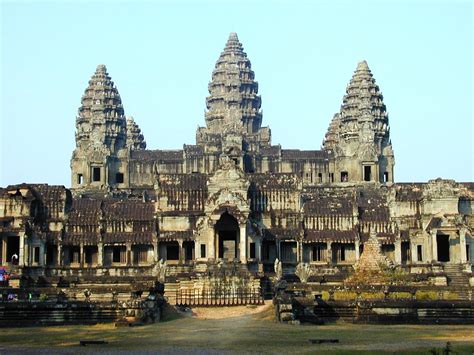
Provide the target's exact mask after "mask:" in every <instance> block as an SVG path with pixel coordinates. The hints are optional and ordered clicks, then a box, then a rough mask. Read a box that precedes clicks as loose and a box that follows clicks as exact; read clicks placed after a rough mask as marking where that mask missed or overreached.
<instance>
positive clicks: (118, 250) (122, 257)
mask: <svg viewBox="0 0 474 355" xmlns="http://www.w3.org/2000/svg"><path fill="white" fill-rule="evenodd" d="M126 252H127V251H126V250H125V247H124V246H116V247H113V248H112V263H115V264H125V263H126Z"/></svg>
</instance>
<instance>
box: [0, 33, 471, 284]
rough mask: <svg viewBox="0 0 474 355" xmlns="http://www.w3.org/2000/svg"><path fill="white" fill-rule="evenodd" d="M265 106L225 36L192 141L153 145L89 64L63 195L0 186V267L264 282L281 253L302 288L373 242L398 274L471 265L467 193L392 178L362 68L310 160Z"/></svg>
mask: <svg viewBox="0 0 474 355" xmlns="http://www.w3.org/2000/svg"><path fill="white" fill-rule="evenodd" d="M261 104H262V103H261V98H260V96H259V95H258V84H257V82H256V81H255V74H254V72H253V71H252V69H251V64H250V61H249V59H248V58H247V55H246V53H245V52H244V51H243V47H242V44H241V43H240V42H239V40H238V38H237V35H236V34H235V33H231V34H230V36H229V39H228V41H227V43H226V45H225V48H224V51H223V52H222V53H221V55H220V57H219V59H218V60H217V63H216V66H215V69H214V71H213V73H212V79H211V82H210V83H209V96H208V97H207V99H206V106H207V111H206V114H205V121H206V127H199V128H198V130H197V132H196V144H192V145H186V144H185V145H184V146H183V149H180V150H148V149H146V143H145V139H144V135H143V134H142V132H141V130H140V128H139V126H138V124H137V123H136V122H135V121H134V120H133V119H132V118H126V116H125V112H124V109H123V105H122V102H121V98H120V95H119V93H118V90H117V88H116V87H115V85H114V83H113V82H112V80H111V78H110V76H109V74H108V73H107V70H106V68H105V66H103V65H99V66H98V67H97V70H96V72H95V73H94V74H93V76H92V78H91V80H90V81H89V86H88V87H87V88H86V90H85V93H84V96H83V97H82V100H81V107H80V108H79V112H78V117H77V119H76V148H75V150H74V152H73V155H72V159H71V188H70V189H66V188H65V187H63V186H49V185H38V184H22V185H15V186H8V187H6V188H2V189H0V219H1V223H2V224H1V225H0V236H1V243H0V246H1V249H0V251H1V252H0V256H1V259H0V260H1V263H2V264H5V265H6V264H8V263H10V261H11V260H12V257H13V255H16V254H17V255H18V264H19V269H20V271H21V272H24V273H25V274H28V273H30V274H32V275H33V274H34V275H49V276H51V275H63V276H64V275H80V276H81V275H82V276H83V275H95V276H101V275H107V277H113V276H124V275H151V276H153V275H154V276H156V275H158V274H160V273H161V274H160V275H161V276H160V277H161V278H162V279H163V278H164V276H163V275H162V274H163V273H164V272H166V275H167V277H172V276H176V277H179V275H188V276H189V275H191V276H192V277H196V275H206V273H207V275H214V274H216V275H217V274H219V273H221V274H222V273H224V274H226V273H230V274H232V275H234V276H235V275H236V274H238V273H239V272H247V273H248V272H250V273H253V274H254V275H260V276H262V275H266V274H267V273H269V274H272V273H274V272H275V270H274V265H275V260H276V259H278V260H279V262H281V264H279V265H281V266H282V274H288V273H289V274H292V273H294V272H295V270H296V269H297V265H298V264H300V266H299V267H298V273H299V274H302V275H303V274H304V275H306V276H305V279H306V278H307V277H309V275H312V276H314V275H322V274H325V275H326V274H328V275H332V274H337V273H341V272H343V271H347V270H351V268H352V266H353V265H354V264H355V263H356V262H357V260H358V259H359V257H360V255H361V253H363V249H364V244H365V243H367V241H368V239H369V236H370V234H371V233H372V234H373V235H375V237H376V238H377V240H378V241H379V243H380V245H381V252H382V253H383V255H384V257H386V258H388V259H390V260H391V261H392V262H393V263H394V264H395V265H398V266H400V267H403V268H405V269H406V270H407V271H409V272H412V273H417V272H430V271H432V270H438V269H439V267H442V266H443V265H447V264H452V265H458V266H459V268H460V270H465V271H468V272H470V271H471V261H472V258H473V257H474V252H473V249H474V242H473V239H472V236H473V228H474V219H473V213H472V209H473V204H474V203H473V201H474V184H473V183H456V182H454V181H451V180H441V179H437V180H431V181H429V182H428V183H419V184H406V183H394V182H393V181H394V164H395V159H394V153H393V149H392V144H391V141H390V130H389V122H388V115H387V110H386V107H385V104H384V103H383V96H382V94H381V92H380V89H379V87H378V86H377V84H376V83H375V80H374V78H373V75H372V73H371V71H370V69H369V67H368V65H367V63H366V62H365V61H363V62H360V63H359V64H358V65H357V68H356V71H355V72H354V75H353V77H352V79H351V80H350V82H349V85H348V87H347V90H346V95H345V96H344V98H343V103H342V106H341V108H340V111H339V113H337V114H336V115H335V116H334V117H333V119H332V121H331V122H330V124H329V128H328V131H327V133H326V136H325V139H324V142H323V145H322V149H320V150H310V151H301V150H297V149H282V147H281V146H280V145H272V143H271V133H270V129H269V128H268V127H262V118H263V117H262V111H261ZM226 263H227V264H232V267H227V266H225V264H226ZM160 265H161V266H160ZM163 265H166V268H164V267H162V266H163ZM160 270H161V271H160ZM163 270H166V271H163ZM303 271H304V272H303ZM212 277H214V276H212ZM194 280H197V279H194ZM195 282H197V281H195ZM206 282H207V283H209V281H206ZM196 287H197V286H196Z"/></svg>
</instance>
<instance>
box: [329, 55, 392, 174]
mask: <svg viewBox="0 0 474 355" xmlns="http://www.w3.org/2000/svg"><path fill="white" fill-rule="evenodd" d="M323 147H324V149H325V150H327V151H330V152H331V154H333V156H334V158H335V168H334V173H335V180H336V181H341V182H348V181H353V182H358V181H378V182H393V166H394V164H395V159H394V155H393V150H392V144H391V141H390V127H389V124H388V114H387V111H386V107H385V104H384V103H383V96H382V93H381V92H380V90H379V87H378V86H377V84H376V83H375V79H374V78H373V76H372V73H371V71H370V69H369V67H368V65H367V62H366V61H362V62H360V63H359V64H358V65H357V69H356V71H355V72H354V75H353V76H352V79H351V81H350V82H349V85H348V86H347V89H346V95H345V96H344V98H343V103H342V106H341V110H340V112H339V113H337V114H336V115H334V118H333V119H332V121H331V124H330V126H329V129H328V132H327V133H326V137H325V140H324V142H323Z"/></svg>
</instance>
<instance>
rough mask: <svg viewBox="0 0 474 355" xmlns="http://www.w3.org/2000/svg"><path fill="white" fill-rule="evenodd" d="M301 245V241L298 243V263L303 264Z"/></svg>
mask: <svg viewBox="0 0 474 355" xmlns="http://www.w3.org/2000/svg"><path fill="white" fill-rule="evenodd" d="M301 245H302V243H301V242H300V241H299V240H298V241H296V262H298V263H301V262H302V261H303V260H302V257H301V254H302V252H301Z"/></svg>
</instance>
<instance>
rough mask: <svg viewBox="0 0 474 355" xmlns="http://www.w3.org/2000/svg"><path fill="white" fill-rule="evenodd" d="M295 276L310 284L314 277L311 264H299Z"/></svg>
mask: <svg viewBox="0 0 474 355" xmlns="http://www.w3.org/2000/svg"><path fill="white" fill-rule="evenodd" d="M295 274H296V276H298V277H299V279H300V281H301V282H303V283H306V282H308V279H309V277H310V276H312V275H313V270H311V266H309V264H307V263H299V264H298V265H297V266H296V271H295Z"/></svg>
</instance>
